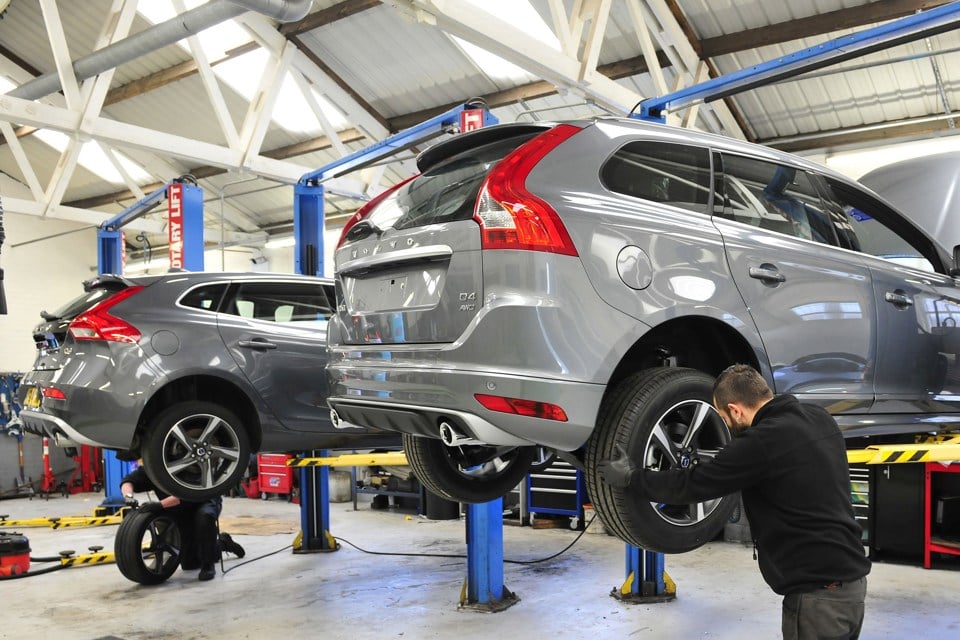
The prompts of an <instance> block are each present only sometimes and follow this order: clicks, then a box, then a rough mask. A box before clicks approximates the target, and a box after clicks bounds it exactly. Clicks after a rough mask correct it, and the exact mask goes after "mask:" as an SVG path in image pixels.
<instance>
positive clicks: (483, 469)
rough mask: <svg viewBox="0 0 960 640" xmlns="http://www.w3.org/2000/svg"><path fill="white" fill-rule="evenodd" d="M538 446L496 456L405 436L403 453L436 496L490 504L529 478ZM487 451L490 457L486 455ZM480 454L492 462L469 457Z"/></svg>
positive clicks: (419, 477) (512, 450) (430, 439)
mask: <svg viewBox="0 0 960 640" xmlns="http://www.w3.org/2000/svg"><path fill="white" fill-rule="evenodd" d="M535 449H536V448H535V447H515V448H513V449H510V450H509V451H504V452H500V454H499V455H494V452H493V451H492V448H491V447H481V446H475V445H465V446H463V447H448V446H447V445H445V444H443V442H441V441H440V440H438V439H436V438H424V437H418V436H412V435H409V434H404V435H403V450H404V452H405V453H406V455H407V461H408V462H409V463H410V467H411V468H412V469H413V473H414V475H415V476H416V477H417V479H418V480H419V481H420V483H421V484H422V485H423V486H424V487H425V488H426V489H427V491H431V492H433V493H434V494H436V495H438V496H440V497H441V498H446V499H447V500H454V501H456V502H466V503H471V504H475V503H481V502H490V501H491V500H496V499H497V498H501V497H503V496H504V495H505V494H506V493H507V492H509V491H511V490H513V489H514V488H515V487H516V486H517V485H518V484H520V482H521V481H523V478H524V476H526V475H527V473H528V472H529V469H530V464H531V463H532V462H533V460H534V458H535V457H536V450H535ZM484 451H487V452H488V454H487V455H483V452H484ZM478 453H479V454H480V455H481V457H490V460H488V461H486V462H485V463H483V464H480V465H473V464H470V463H469V462H467V461H466V459H465V457H464V456H465V455H474V456H475V455H476V454H478Z"/></svg>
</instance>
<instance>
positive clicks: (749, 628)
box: [0, 494, 960, 640]
mask: <svg viewBox="0 0 960 640" xmlns="http://www.w3.org/2000/svg"><path fill="white" fill-rule="evenodd" d="M101 499H102V497H101V496H100V495H93V494H78V495H74V496H71V497H70V498H67V499H64V498H52V499H50V500H49V501H45V500H41V499H36V498H35V499H33V500H26V499H17V500H5V501H0V514H9V517H10V518H17V519H25V518H31V517H40V516H55V515H80V514H91V513H92V512H93V509H94V507H95V506H97V505H98V504H99V503H100V501H101ZM331 520H332V532H333V533H334V535H336V536H337V537H342V538H343V539H345V540H349V541H350V542H352V543H354V544H357V545H359V546H361V547H363V548H365V549H368V550H373V551H386V552H402V553H442V554H459V553H463V552H464V551H465V546H464V543H463V540H464V529H463V522H462V521H429V520H424V519H421V518H419V517H418V516H415V515H414V516H411V517H409V518H408V517H407V516H406V515H405V514H403V513H398V512H396V511H393V510H391V511H388V512H384V511H373V510H371V509H370V508H369V505H368V504H361V506H360V510H359V511H356V512H355V511H353V510H352V505H350V504H334V505H332V506H331ZM223 521H225V522H231V521H232V522H234V523H235V530H241V529H242V530H245V531H247V530H249V531H256V530H258V529H261V530H262V532H258V533H257V534H251V533H243V534H241V533H237V534H235V538H236V540H237V541H238V542H240V543H241V544H242V545H243V546H244V547H245V548H246V552H247V556H246V558H245V559H244V560H237V559H236V558H234V557H233V556H228V559H227V560H226V561H225V566H226V568H227V569H230V568H231V567H238V568H237V569H236V570H235V571H231V572H230V573H228V574H226V575H218V576H217V578H215V579H214V580H212V581H210V582H205V583H202V582H199V581H197V578H196V575H197V574H196V572H189V573H184V572H181V571H179V570H178V571H177V573H175V574H174V575H173V577H171V578H170V580H169V581H167V582H166V583H164V584H162V585H159V586H155V587H143V586H141V585H138V584H136V583H133V582H130V581H128V580H127V579H126V578H124V577H123V576H122V575H121V574H120V572H119V571H118V570H117V568H116V566H115V565H112V564H109V565H101V566H96V567H85V568H71V569H64V570H62V571H57V572H54V573H51V574H47V575H39V576H35V577H30V578H25V579H21V580H14V581H8V582H2V583H0V603H2V604H0V606H2V611H3V615H2V618H0V619H2V623H0V638H16V639H19V638H31V639H34V638H71V639H81V640H86V639H104V638H111V639H113V638H121V639H124V640H135V639H144V640H147V639H149V640H155V639H160V638H184V639H189V638H279V637H287V638H305V637H308V636H315V637H321V638H324V639H325V640H332V639H340V638H343V639H351V640H366V639H370V640H373V639H376V640H386V639H389V638H412V639H419V638H457V639H458V640H468V639H471V638H478V639H479V638H483V639H484V640H488V639H489V638H525V639H526V638H530V639H532V638H551V637H557V638H591V639H592V640H600V639H603V638H631V639H632V638H711V639H725V638H730V639H736V640H744V639H745V638H748V639H751V640H752V639H755V638H778V637H779V635H780V632H779V624H780V598H779V597H778V596H776V595H774V594H773V593H772V592H770V590H769V589H768V588H767V587H766V585H765V584H764V583H763V582H762V580H761V578H760V574H759V572H758V570H757V568H756V563H755V562H754V561H753V559H752V556H751V550H750V549H749V548H748V547H745V546H743V545H740V544H732V543H723V542H714V543H711V544H709V545H707V546H705V547H704V548H702V549H699V550H697V551H695V552H692V553H688V554H684V555H680V556H668V557H667V572H668V573H669V574H670V576H671V577H672V578H673V579H674V580H675V581H676V583H677V585H678V597H677V599H676V600H675V601H673V602H669V603H664V604H653V605H626V604H622V603H620V602H618V601H616V600H614V599H613V598H611V597H610V596H609V595H608V594H609V592H610V590H611V588H613V587H614V586H616V585H618V584H619V582H620V581H621V580H622V573H623V549H624V547H623V544H622V543H620V542H618V541H617V540H615V539H614V538H611V537H609V536H606V535H594V534H587V535H584V536H583V537H582V538H581V539H580V541H579V542H578V543H577V544H576V545H575V546H574V547H573V548H572V549H570V550H569V551H568V552H567V553H565V554H564V555H562V556H560V557H559V558H556V559H554V560H552V561H549V562H546V563H542V564H536V565H514V564H508V565H507V566H506V569H505V583H506V586H507V587H508V588H510V589H511V590H513V591H515V592H516V593H517V594H518V595H519V596H520V598H521V601H520V602H519V603H518V604H516V605H514V606H513V607H512V608H510V609H508V610H506V611H504V612H501V613H494V614H491V613H478V612H474V611H458V609H457V602H458V599H459V594H460V588H461V584H462V582H463V579H464V576H465V574H466V561H465V560H459V559H450V558H446V559H441V558H417V557H401V556H373V555H368V554H365V553H361V552H360V551H357V550H356V549H354V548H351V547H350V546H349V545H347V544H343V545H342V549H341V550H340V551H339V552H337V553H331V554H315V555H293V554H292V553H291V552H290V551H289V550H285V551H281V552H280V553H278V554H276V555H273V556H270V557H268V558H264V559H262V560H259V561H257V562H254V563H251V564H246V565H244V566H238V565H239V564H240V563H241V562H244V561H246V560H250V559H251V558H255V557H257V556H259V555H261V554H266V553H270V552H273V551H276V550H278V549H281V548H283V547H285V546H286V545H289V544H290V543H291V542H292V540H293V535H292V534H290V533H276V531H282V530H284V529H287V530H290V531H296V530H298V529H299V510H298V507H297V506H296V505H293V504H288V503H286V502H283V501H279V500H269V501H261V500H248V499H245V498H228V499H226V500H225V501H224V513H223ZM241 524H242V525H243V526H241ZM223 528H224V529H225V530H228V531H229V527H223ZM7 529H8V530H9V529H10V528H9V527H7ZM19 530H20V531H21V532H22V533H24V534H25V535H27V536H28V537H29V539H30V544H31V547H32V549H33V552H32V553H33V555H34V556H49V555H55V554H56V553H57V552H58V551H60V550H62V549H74V550H76V551H79V552H85V550H86V548H87V547H88V546H90V545H104V547H106V548H107V549H112V548H113V536H114V533H115V531H116V526H107V527H99V528H86V529H61V530H52V529H49V528H29V529H27V528H20V529H19ZM575 535H576V533H575V532H572V531H569V530H559V529H554V530H550V529H547V530H541V529H538V530H534V529H532V528H530V527H522V528H520V527H512V526H508V527H505V530H504V539H505V541H504V555H505V556H506V557H507V558H508V559H522V560H529V559H536V558H541V557H545V556H548V555H550V554H552V553H554V552H556V551H558V550H560V549H562V548H563V547H564V546H566V545H567V544H568V543H570V542H571V541H572V540H573V539H574V537H575ZM39 566H40V565H37V564H34V566H33V568H38V567H39ZM954 566H956V565H954ZM869 580H870V583H869V596H868V602H867V616H866V622H865V626H864V630H863V636H862V637H863V638H904V637H915V636H918V635H922V636H923V637H924V638H925V640H934V639H936V638H957V637H960V617H958V614H957V611H960V589H958V585H960V573H958V572H957V571H955V570H924V569H922V568H918V567H913V566H903V565H895V564H875V565H874V569H873V573H872V574H871V576H870V579H869Z"/></svg>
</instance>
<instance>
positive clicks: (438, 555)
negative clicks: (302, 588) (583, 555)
mask: <svg viewBox="0 0 960 640" xmlns="http://www.w3.org/2000/svg"><path fill="white" fill-rule="evenodd" d="M596 517H597V515H596V514H594V515H593V518H590V522H588V523H587V524H586V526H584V527H583V531H581V532H580V533H579V534H578V535H577V537H576V538H574V539H573V541H572V542H570V544H568V545H567V546H565V547H564V548H563V549H560V551H557V552H556V553H554V554H552V555H549V556H547V557H546V558H539V559H537V560H508V559H506V558H504V560H503V562H504V563H505V564H538V563H540V562H546V561H548V560H553V559H554V558H557V557H559V556H561V555H563V554H564V553H566V552H567V551H569V550H570V549H571V548H572V547H573V545H575V544H577V542H579V541H580V538H582V537H583V534H585V533H586V532H587V528H588V527H589V526H590V525H591V524H593V521H594V519H596ZM337 540H338V541H339V542H343V543H345V544H348V545H350V546H351V547H353V548H354V549H356V550H357V551H360V552H361V553H368V554H370V555H372V556H408V557H414V558H417V557H419V558H466V557H467V556H466V555H465V554H445V553H405V552H401V551H369V550H367V549H364V548H362V547H359V546H357V545H355V544H354V543H352V542H350V541H349V540H347V539H346V538H340V537H338V538H337Z"/></svg>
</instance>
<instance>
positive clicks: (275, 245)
mask: <svg viewBox="0 0 960 640" xmlns="http://www.w3.org/2000/svg"><path fill="white" fill-rule="evenodd" d="M295 244H297V241H296V240H295V239H294V237H293V236H285V237H281V238H274V239H272V240H267V241H266V242H265V243H263V248H264V249H282V248H284V247H292V246H294V245H295Z"/></svg>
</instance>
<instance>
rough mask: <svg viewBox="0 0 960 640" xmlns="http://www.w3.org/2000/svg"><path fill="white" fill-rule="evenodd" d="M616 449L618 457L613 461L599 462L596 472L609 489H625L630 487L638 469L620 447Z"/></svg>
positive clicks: (617, 446)
mask: <svg viewBox="0 0 960 640" xmlns="http://www.w3.org/2000/svg"><path fill="white" fill-rule="evenodd" d="M616 449H617V453H619V454H620V457H619V458H616V459H613V460H601V461H600V464H598V465H597V471H598V472H599V473H600V476H601V477H602V478H603V479H604V480H605V481H606V483H607V484H609V485H610V486H611V487H613V488H615V489H626V488H627V487H629V486H630V482H631V481H632V480H633V477H634V475H636V471H637V470H638V469H639V467H637V465H636V464H635V463H634V462H633V460H631V459H630V456H628V455H627V452H626V451H624V450H623V447H622V446H620V445H619V444H618V445H616Z"/></svg>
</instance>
